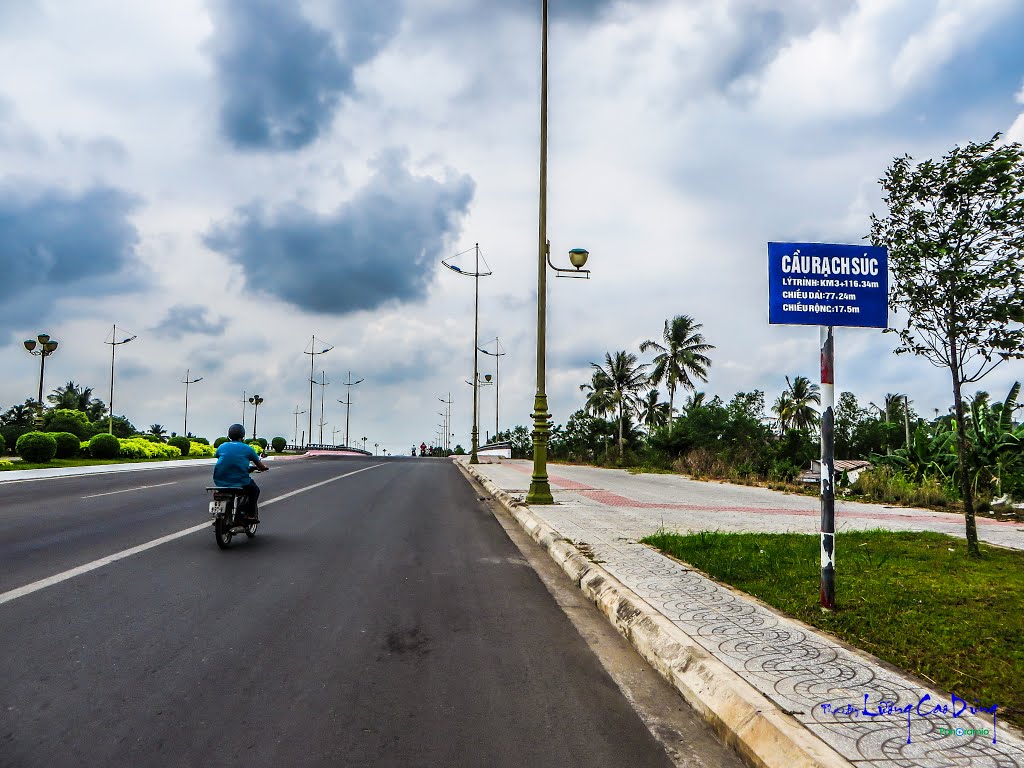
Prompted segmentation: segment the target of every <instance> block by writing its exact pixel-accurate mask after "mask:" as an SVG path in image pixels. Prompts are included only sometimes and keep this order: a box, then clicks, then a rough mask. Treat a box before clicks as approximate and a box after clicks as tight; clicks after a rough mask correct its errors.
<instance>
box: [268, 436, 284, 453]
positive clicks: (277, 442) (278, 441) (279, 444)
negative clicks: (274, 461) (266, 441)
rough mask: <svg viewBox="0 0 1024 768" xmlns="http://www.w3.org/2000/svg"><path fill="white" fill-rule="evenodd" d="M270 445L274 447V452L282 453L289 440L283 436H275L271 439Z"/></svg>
mask: <svg viewBox="0 0 1024 768" xmlns="http://www.w3.org/2000/svg"><path fill="white" fill-rule="evenodd" d="M270 445H271V446H272V447H273V449H274V453H281V451H283V450H284V447H285V446H286V445H288V441H287V440H285V439H284V438H283V437H275V438H274V439H273V440H271V441H270Z"/></svg>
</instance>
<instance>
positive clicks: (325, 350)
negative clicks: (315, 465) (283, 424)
mask: <svg viewBox="0 0 1024 768" xmlns="http://www.w3.org/2000/svg"><path fill="white" fill-rule="evenodd" d="M316 342H317V338H316V336H313V338H312V340H311V341H310V342H309V351H308V352H305V351H304V352H303V354H306V355H309V432H308V434H307V435H306V441H307V442H310V441H312V440H313V385H314V384H316V379H314V378H313V363H314V361H315V360H316V356H317V355H325V354H327V353H328V352H330V351H331V350H332V349H334V345H333V344H331V345H330V346H325V347H324V348H323V349H321V350H320V351H317V348H316V346H317V344H316ZM320 343H321V344H323V343H324V342H323V341H321V342H320ZM321 418H322V417H321ZM320 437H321V442H322V439H323V435H322V434H321V436H320Z"/></svg>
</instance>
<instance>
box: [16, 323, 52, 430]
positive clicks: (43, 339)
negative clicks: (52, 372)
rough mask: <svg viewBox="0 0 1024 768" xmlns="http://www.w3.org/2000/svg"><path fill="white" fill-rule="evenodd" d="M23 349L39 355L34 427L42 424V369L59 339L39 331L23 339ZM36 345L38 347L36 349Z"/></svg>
mask: <svg viewBox="0 0 1024 768" xmlns="http://www.w3.org/2000/svg"><path fill="white" fill-rule="evenodd" d="M23 343H24V344H25V349H27V350H28V352H29V354H30V355H37V356H38V357H39V397H38V398H37V399H36V416H35V422H36V427H41V426H42V424H43V371H44V370H45V369H46V358H48V357H49V356H50V355H52V354H53V353H54V352H56V351H57V346H58V345H59V344H60V342H59V341H54V340H53V339H51V338H50V334H48V333H40V334H39V335H38V336H36V337H35V338H34V339H25V341H24V342H23ZM37 347H38V349H37Z"/></svg>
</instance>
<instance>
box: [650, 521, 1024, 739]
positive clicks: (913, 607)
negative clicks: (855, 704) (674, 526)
mask: <svg viewBox="0 0 1024 768" xmlns="http://www.w3.org/2000/svg"><path fill="white" fill-rule="evenodd" d="M840 536H841V542H842V543H841V545H840V546H841V548H842V562H843V568H842V571H841V572H840V573H839V575H838V576H837V585H836V602H837V610H835V611H834V612H831V613H828V612H823V611H822V610H821V605H820V601H819V594H818V586H819V578H820V567H821V562H820V551H819V542H818V538H817V537H816V536H807V535H803V534H754V533H749V534H747V533H740V534H734V533H718V532H707V531H704V532H700V533H697V534H693V535H680V534H675V533H667V532H664V531H662V532H659V533H657V534H655V535H654V536H650V537H648V538H646V539H644V540H643V543H645V544H649V545H650V546H652V547H654V548H656V549H658V550H661V551H662V552H665V553H666V554H668V555H671V556H672V557H675V558H677V559H678V560H681V561H683V562H685V563H687V564H689V565H692V566H693V567H694V568H696V569H698V570H700V571H703V572H704V573H706V574H707V575H708V576H710V577H711V578H713V579H715V580H717V581H720V582H722V583H725V584H728V585H730V586H733V587H736V588H737V589H739V590H742V591H743V592H746V593H748V594H751V595H754V596H755V597H757V598H759V599H761V600H763V601H764V602H765V603H767V604H768V605H770V606H772V607H773V608H775V609H777V610H779V611H781V612H783V613H786V614H788V615H790V616H793V617H794V618H797V619H799V620H800V621H803V622H805V623H807V624H810V625H811V626H814V627H816V628H818V629H822V630H825V631H827V632H831V633H832V634H833V635H835V636H836V637H838V638H839V639H841V640H843V641H845V642H847V643H849V644H850V645H853V646H856V647H857V648H861V649H863V650H865V651H868V652H870V653H872V654H874V655H875V656H878V657H879V658H881V659H884V660H885V661H888V662H890V663H891V664H894V665H896V666H897V667H899V668H901V669H904V670H906V671H908V672H910V673H912V674H914V675H917V676H918V677H920V678H922V679H924V680H926V681H929V682H931V683H933V684H934V685H935V686H937V687H939V688H941V689H943V690H945V691H948V692H950V693H955V694H956V695H957V696H959V697H961V698H963V699H965V700H967V701H968V702H973V701H974V700H975V699H977V700H978V701H980V702H982V703H984V704H985V705H986V706H988V705H991V704H998V705H999V710H998V714H999V717H1000V718H1004V717H1005V718H1006V719H1008V720H1011V721H1013V722H1015V723H1017V724H1018V725H1024V646H1022V645H1021V642H1020V638H1021V637H1024V614H1022V613H1021V611H1019V610H1016V607H1017V606H1019V605H1021V604H1022V602H1024V552H1018V551H1010V550H1005V549H1001V548H995V547H988V546H983V547H982V551H983V555H984V556H983V557H982V558H972V557H967V543H966V541H964V540H963V539H957V538H953V537H951V536H946V535H943V534H938V533H895V532H892V531H849V532H844V533H841V534H840Z"/></svg>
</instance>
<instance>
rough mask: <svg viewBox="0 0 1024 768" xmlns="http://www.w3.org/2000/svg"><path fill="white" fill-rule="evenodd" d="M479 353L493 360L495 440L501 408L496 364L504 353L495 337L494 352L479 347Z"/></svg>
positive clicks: (499, 381) (499, 382)
mask: <svg viewBox="0 0 1024 768" xmlns="http://www.w3.org/2000/svg"><path fill="white" fill-rule="evenodd" d="M487 343H488V344H490V342H487ZM480 351H481V352H483V353H484V354H485V355H489V356H490V357H493V358H494V439H495V440H497V439H498V414H499V412H500V406H501V403H500V401H499V399H498V391H499V389H500V387H501V376H500V375H499V371H498V368H499V365H498V363H499V362H500V360H499V359H500V358H502V357H504V356H505V353H504V352H502V351H501V342H500V341H498V337H497V336H495V337H494V351H493V352H488V351H487V350H486V349H484V348H483V347H480Z"/></svg>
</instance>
